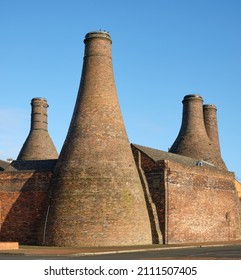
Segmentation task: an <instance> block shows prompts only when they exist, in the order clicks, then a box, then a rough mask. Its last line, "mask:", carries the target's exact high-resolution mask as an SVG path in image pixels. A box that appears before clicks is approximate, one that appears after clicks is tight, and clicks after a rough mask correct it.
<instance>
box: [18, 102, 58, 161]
mask: <svg viewBox="0 0 241 280" xmlns="http://www.w3.org/2000/svg"><path fill="white" fill-rule="evenodd" d="M31 105H32V113H31V129H30V132H29V135H28V137H27V139H26V141H25V142H24V144H23V147H22V149H21V150H20V152H19V155H18V158H17V159H18V160H44V159H46V160H47V159H57V158H58V153H57V150H56V148H55V146H54V143H53V141H52V139H51V137H50V135H49V133H48V115H47V108H48V104H47V100H46V99H45V98H33V99H32V102H31Z"/></svg>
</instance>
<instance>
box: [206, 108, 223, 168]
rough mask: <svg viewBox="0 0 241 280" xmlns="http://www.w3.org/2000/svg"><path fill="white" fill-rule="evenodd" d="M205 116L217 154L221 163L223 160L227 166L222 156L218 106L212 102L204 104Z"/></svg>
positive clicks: (207, 129) (207, 128)
mask: <svg viewBox="0 0 241 280" xmlns="http://www.w3.org/2000/svg"><path fill="white" fill-rule="evenodd" d="M203 116H204V124H205V127H206V131H207V135H208V137H209V139H210V141H211V142H212V144H213V146H214V148H215V150H216V153H217V156H219V157H220V163H221V162H222V164H223V165H224V166H225V163H224V161H223V159H222V156H221V149H220V143H219V134H218V122H217V107H216V106H215V105H212V104H205V105H203Z"/></svg>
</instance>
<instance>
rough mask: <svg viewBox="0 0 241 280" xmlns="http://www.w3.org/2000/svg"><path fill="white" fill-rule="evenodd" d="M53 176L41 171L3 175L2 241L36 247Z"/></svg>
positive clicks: (0, 195)
mask: <svg viewBox="0 0 241 280" xmlns="http://www.w3.org/2000/svg"><path fill="white" fill-rule="evenodd" d="M19 173H21V175H20V174H19ZM17 174H18V175H17ZM51 176H52V172H39V171H38V172H37V171H35V172H26V171H25V172H19V171H18V172H6V173H5V172H4V173H2V174H0V201H1V208H0V215H1V216H0V217H1V225H0V241H16V242H19V243H20V244H24V245H36V244H37V238H38V230H39V226H40V223H41V221H42V215H43V213H44V207H45V201H46V197H47V195H48V186H49V182H50V179H51ZM9 177H10V178H9ZM8 184H9V186H8ZM10 184H11V185H10Z"/></svg>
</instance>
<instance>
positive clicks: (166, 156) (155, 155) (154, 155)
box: [131, 144, 216, 169]
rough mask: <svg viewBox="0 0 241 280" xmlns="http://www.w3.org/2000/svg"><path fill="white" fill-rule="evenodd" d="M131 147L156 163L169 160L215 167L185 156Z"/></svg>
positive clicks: (139, 146)
mask: <svg viewBox="0 0 241 280" xmlns="http://www.w3.org/2000/svg"><path fill="white" fill-rule="evenodd" d="M131 145H132V146H134V147H135V148H137V149H138V150H140V151H141V152H143V153H144V154H146V155H147V156H148V157H150V158H151V159H152V160H154V161H155V162H158V161H161V160H170V161H173V162H177V163H181V164H184V165H188V166H197V165H198V163H199V164H200V163H202V166H206V167H210V168H215V169H216V167H215V166H214V165H212V164H211V163H208V162H205V161H202V160H201V159H193V158H189V157H185V156H181V155H177V154H173V153H169V152H164V151H161V150H157V149H153V148H149V147H145V146H141V145H137V144H131Z"/></svg>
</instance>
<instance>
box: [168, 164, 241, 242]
mask: <svg viewBox="0 0 241 280" xmlns="http://www.w3.org/2000/svg"><path fill="white" fill-rule="evenodd" d="M166 174H167V177H166V193H167V195H166V203H167V205H166V209H167V213H168V214H167V224H166V232H167V234H166V236H167V240H166V242H167V243H169V244H171V243H185V242H206V241H229V240H237V239H240V222H239V201H238V197H237V193H236V189H235V187H234V176H233V174H232V173H228V172H224V173H222V172H219V171H217V170H210V169H208V168H207V169H205V168H203V167H202V168H200V167H196V168H190V167H185V166H181V165H179V164H176V163H171V162H168V166H167V173H166Z"/></svg>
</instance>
